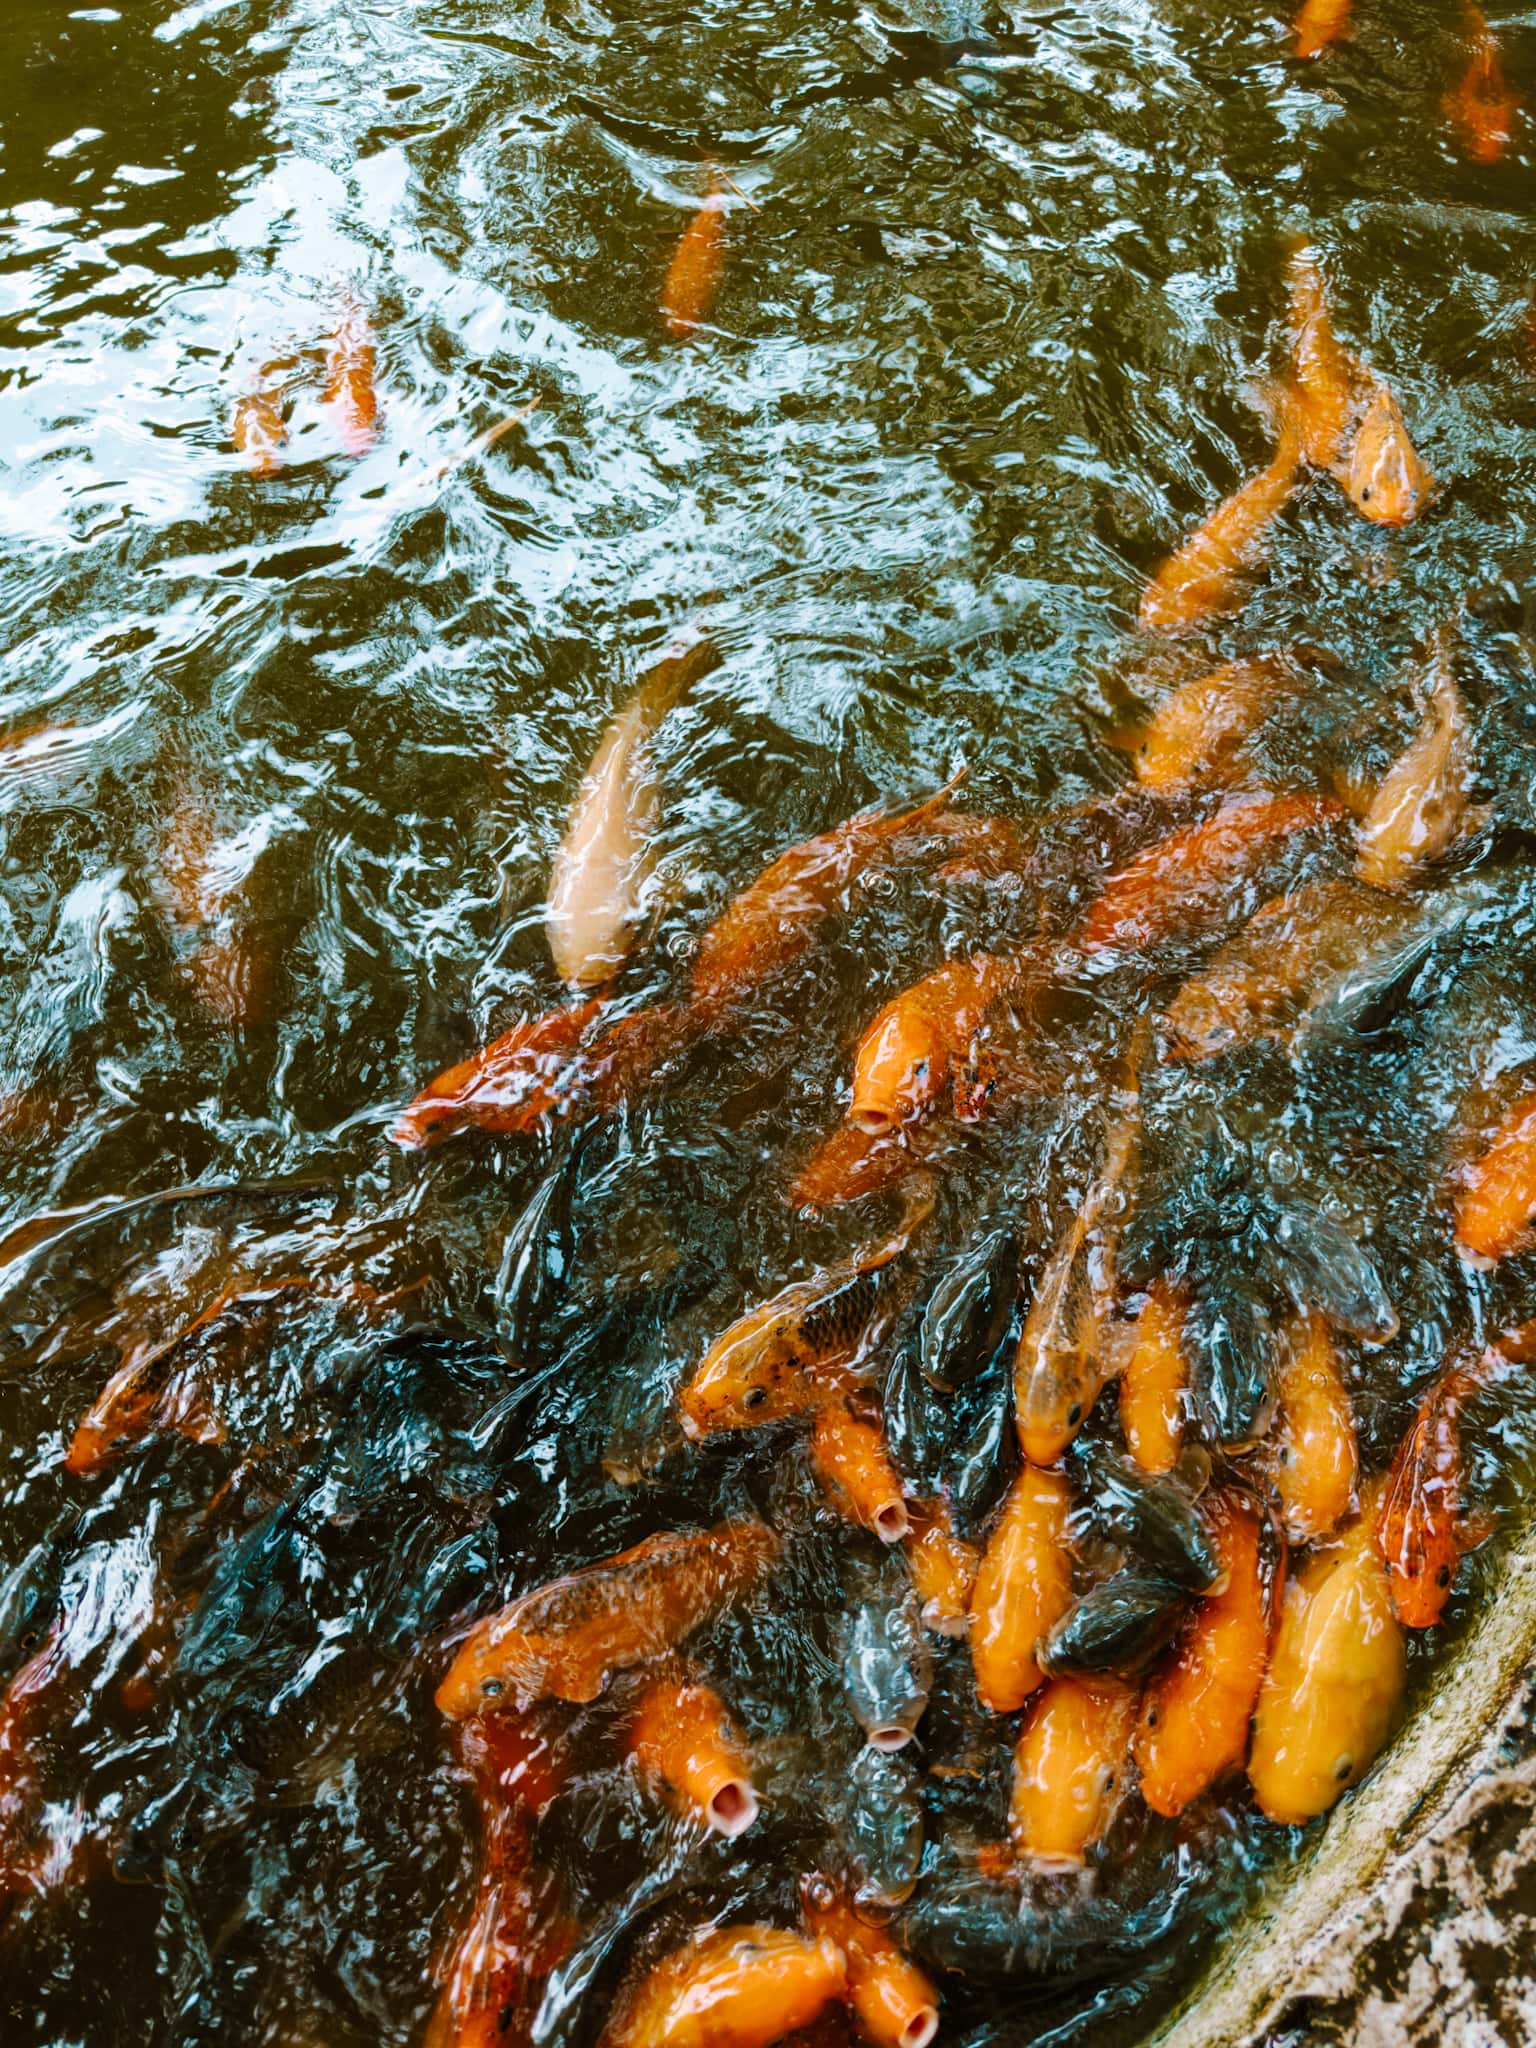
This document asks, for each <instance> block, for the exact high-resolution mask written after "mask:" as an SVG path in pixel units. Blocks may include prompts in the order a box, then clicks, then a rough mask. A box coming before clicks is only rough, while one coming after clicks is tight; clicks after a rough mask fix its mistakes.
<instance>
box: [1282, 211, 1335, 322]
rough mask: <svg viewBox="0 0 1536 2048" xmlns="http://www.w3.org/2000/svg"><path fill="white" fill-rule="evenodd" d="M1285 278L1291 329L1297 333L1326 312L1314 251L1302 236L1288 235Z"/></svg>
mask: <svg viewBox="0 0 1536 2048" xmlns="http://www.w3.org/2000/svg"><path fill="white" fill-rule="evenodd" d="M1283 246H1284V249H1285V276H1286V283H1287V284H1288V285H1289V287H1290V294H1291V330H1292V332H1293V333H1295V334H1299V333H1300V332H1301V330H1302V328H1303V327H1305V326H1306V324H1307V322H1308V321H1309V320H1311V319H1314V318H1315V317H1316V316H1317V315H1318V314H1319V313H1325V312H1326V311H1327V310H1328V299H1327V294H1326V292H1325V290H1324V288H1323V274H1322V271H1321V269H1320V268H1319V266H1318V261H1317V251H1316V250H1315V249H1314V248H1313V246H1312V244H1311V242H1310V241H1309V240H1308V238H1307V237H1306V236H1305V235H1304V234H1294V235H1287V236H1286V238H1285V242H1284V245H1283Z"/></svg>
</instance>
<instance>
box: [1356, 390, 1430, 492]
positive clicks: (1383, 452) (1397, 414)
mask: <svg viewBox="0 0 1536 2048" xmlns="http://www.w3.org/2000/svg"><path fill="white" fill-rule="evenodd" d="M1434 487H1435V480H1434V478H1433V477H1432V476H1431V475H1430V473H1429V471H1428V470H1427V469H1426V468H1425V467H1424V465H1423V463H1422V462H1420V460H1419V457H1418V452H1417V450H1416V449H1415V448H1414V445H1413V442H1412V440H1411V439H1410V438H1409V434H1408V429H1407V427H1406V426H1405V425H1404V423H1403V414H1402V408H1401V407H1400V406H1399V405H1398V402H1397V399H1396V398H1395V397H1394V396H1393V393H1392V389H1391V387H1390V385H1387V384H1382V383H1378V384H1377V385H1376V388H1375V390H1374V391H1373V392H1372V393H1371V396H1370V399H1369V400H1368V401H1367V404H1366V408H1365V412H1364V414H1363V415H1362V417H1361V420H1360V424H1359V426H1358V427H1357V428H1356V429H1355V438H1354V440H1353V442H1352V443H1351V444H1350V450H1349V466H1348V468H1347V470H1346V471H1345V473H1344V489H1345V491H1346V493H1347V494H1348V497H1349V501H1350V503H1351V504H1352V505H1353V506H1354V508H1355V510H1356V511H1357V512H1359V513H1361V514H1362V515H1363V516H1364V517H1365V518H1367V519H1370V520H1374V522H1375V523H1376V525H1378V526H1409V525H1411V524H1412V523H1413V521H1414V520H1415V519H1417V518H1418V516H1419V514H1420V512H1422V511H1423V509H1424V507H1425V506H1426V505H1427V504H1428V503H1429V496H1430V492H1431V491H1432V490H1433V489H1434Z"/></svg>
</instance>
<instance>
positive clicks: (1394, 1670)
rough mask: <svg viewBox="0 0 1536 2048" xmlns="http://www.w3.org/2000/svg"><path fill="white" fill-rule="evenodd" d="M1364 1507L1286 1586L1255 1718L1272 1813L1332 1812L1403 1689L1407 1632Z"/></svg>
mask: <svg viewBox="0 0 1536 2048" xmlns="http://www.w3.org/2000/svg"><path fill="white" fill-rule="evenodd" d="M1374 1519H1375V1518H1374V1514H1373V1512H1372V1511H1371V1510H1370V1509H1369V1508H1367V1509H1366V1510H1365V1511H1364V1512H1362V1514H1361V1515H1360V1518H1359V1520H1358V1521H1357V1522H1356V1523H1355V1525H1354V1526H1353V1528H1352V1529H1350V1530H1349V1531H1347V1532H1346V1534H1345V1536H1344V1538H1343V1540H1342V1542H1340V1543H1339V1544H1338V1545H1337V1546H1336V1547H1335V1548H1333V1549H1330V1550H1324V1551H1321V1552H1319V1553H1318V1554H1317V1555H1316V1556H1315V1557H1314V1558H1312V1559H1311V1560H1310V1562H1309V1563H1308V1564H1307V1565H1306V1566H1305V1567H1304V1568H1303V1569H1302V1571H1301V1572H1300V1573H1298V1575H1297V1576H1296V1577H1295V1578H1293V1579H1292V1580H1291V1581H1290V1582H1289V1584H1288V1585H1287V1586H1286V1589H1285V1600H1284V1605H1283V1607H1282V1609H1281V1614H1280V1628H1279V1633H1278V1634H1277V1636H1276V1638H1275V1643H1274V1648H1273V1651H1272V1652H1271V1655H1270V1660H1269V1669H1268V1671H1267V1672H1266V1673H1265V1675H1264V1683H1263V1686H1262V1687H1261V1689H1260V1692H1259V1703H1258V1707H1257V1709H1256V1710H1255V1713H1254V1718H1253V1744H1252V1748H1251V1750H1250V1752H1249V1756H1248V1781H1249V1783H1250V1784H1251V1785H1252V1787H1253V1791H1254V1796H1255V1798H1256V1799H1257V1800H1258V1802H1259V1805H1260V1806H1261V1807H1262V1808H1263V1810H1264V1812H1265V1813H1267V1814H1268V1815H1269V1818H1270V1819H1271V1820H1274V1821H1280V1822H1282V1823H1284V1824H1286V1825H1288V1826H1299V1825H1300V1824H1301V1823H1302V1822H1304V1821H1309V1820H1311V1819H1312V1818H1313V1817H1314V1816H1315V1815H1317V1814H1319V1813H1326V1812H1327V1810H1328V1808H1329V1807H1330V1806H1332V1805H1333V1803H1334V1801H1335V1800H1336V1799H1337V1798H1338V1797H1339V1795H1340V1793H1342V1792H1343V1791H1344V1790H1345V1788H1346V1787H1347V1786H1349V1785H1353V1784H1354V1783H1355V1781H1356V1780H1357V1779H1358V1778H1360V1777H1362V1776H1363V1775H1364V1773H1365V1772H1366V1771H1367V1770H1368V1769H1369V1768H1370V1766H1371V1764H1372V1763H1373V1762H1374V1761H1375V1758H1376V1756H1377V1754H1378V1752H1379V1751H1380V1749H1381V1747H1382V1745H1383V1744H1384V1743H1385V1741H1386V1739H1387V1737H1388V1736H1389V1735H1390V1734H1391V1732H1392V1729H1393V1726H1394V1724H1395V1722H1396V1720H1397V1713H1398V1707H1399V1704H1400V1702H1401V1699H1402V1694H1403V1681H1404V1677H1405V1674H1406V1658H1405V1655H1404V1650H1403V1632H1402V1630H1401V1629H1400V1628H1399V1626H1398V1622H1397V1616H1396V1615H1395V1614H1394V1612H1393V1610H1392V1593H1391V1588H1390V1586H1389V1584H1388V1581H1387V1574H1386V1571H1385V1569H1384V1568H1383V1566H1382V1562H1381V1559H1380V1557H1379V1555H1378V1554H1377V1550H1376V1544H1375V1541H1374V1538H1373V1534H1372V1528H1373V1523H1374Z"/></svg>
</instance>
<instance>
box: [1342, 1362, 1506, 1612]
mask: <svg viewBox="0 0 1536 2048" xmlns="http://www.w3.org/2000/svg"><path fill="white" fill-rule="evenodd" d="M1533 1357H1536V1324H1530V1323H1527V1324H1526V1325H1525V1326H1524V1327H1523V1328H1521V1329H1519V1330H1514V1331H1511V1332H1510V1333H1509V1334H1508V1335H1507V1336H1505V1337H1502V1338H1500V1339H1499V1341H1498V1342H1497V1343H1495V1344H1490V1345H1489V1347H1488V1348H1487V1350H1486V1351H1484V1353H1483V1354H1482V1356H1481V1358H1479V1359H1477V1360H1475V1361H1474V1362H1472V1363H1471V1364H1455V1365H1452V1366H1450V1367H1449V1368H1448V1369H1447V1370H1446V1371H1445V1372H1443V1373H1442V1374H1441V1375H1440V1377H1439V1378H1438V1379H1437V1380H1436V1381H1435V1382H1434V1384H1433V1385H1432V1386H1431V1387H1430V1388H1429V1389H1428V1391H1427V1392H1426V1393H1425V1394H1424V1396H1423V1398H1422V1399H1421V1400H1420V1402H1419V1408H1418V1413H1417V1415H1416V1416H1415V1417H1414V1420H1413V1425H1412V1427H1411V1428H1410V1429H1409V1431H1408V1434H1407V1435H1406V1436H1405V1437H1404V1438H1403V1441H1402V1443H1401V1444H1399V1446H1398V1450H1397V1455H1396V1457H1395V1458H1394V1459H1393V1460H1392V1469H1391V1472H1390V1473H1389V1475H1388V1478H1387V1485H1386V1490H1385V1492H1384V1493H1383V1495H1382V1498H1381V1505H1380V1509H1379V1512H1378V1515H1377V1521H1376V1538H1377V1542H1378V1543H1379V1544H1380V1546H1381V1554H1382V1556H1383V1558H1385V1560H1386V1565H1387V1570H1388V1572H1389V1573H1390V1575H1391V1579H1392V1604H1393V1606H1394V1607H1395V1608H1396V1610H1397V1617H1398V1620H1399V1621H1401V1622H1402V1624H1403V1626H1404V1627H1405V1628H1429V1627H1431V1626H1432V1625H1433V1624H1434V1623H1435V1622H1437V1621H1438V1620H1439V1619H1440V1615H1441V1612H1442V1611H1443V1609H1444V1607H1445V1603H1446V1601H1447V1600H1448V1599H1449V1598H1450V1592H1451V1581H1452V1580H1453V1579H1454V1578H1455V1576H1456V1567H1457V1565H1458V1564H1459V1563H1460V1561H1461V1559H1462V1558H1463V1557H1464V1556H1465V1555H1466V1553H1467V1552H1468V1551H1469V1550H1475V1549H1476V1548H1477V1546H1478V1544H1479V1543H1481V1542H1482V1541H1483V1540H1484V1538H1485V1537H1486V1536H1487V1535H1488V1533H1489V1527H1490V1525H1489V1523H1488V1522H1487V1520H1486V1519H1484V1518H1481V1517H1479V1518H1473V1517H1470V1516H1469V1515H1468V1514H1467V1512H1466V1509H1465V1505H1464V1503H1463V1501H1462V1496H1461V1479H1462V1466H1463V1461H1464V1460H1463V1450H1462V1441H1461V1416H1462V1410H1463V1409H1464V1408H1465V1406H1466V1404H1467V1402H1468V1401H1469V1400H1471V1399H1472V1397H1473V1396H1474V1395H1476V1394H1479V1393H1481V1392H1482V1390H1483V1389H1484V1388H1485V1387H1488V1386H1491V1385H1493V1384H1494V1383H1496V1382H1497V1381H1498V1380H1499V1379H1501V1378H1502V1377H1503V1376H1504V1375H1505V1374H1506V1373H1507V1372H1508V1371H1509V1369H1510V1368H1511V1366H1513V1365H1516V1364H1519V1365H1525V1364H1529V1363H1530V1362H1531V1360H1532V1358H1533Z"/></svg>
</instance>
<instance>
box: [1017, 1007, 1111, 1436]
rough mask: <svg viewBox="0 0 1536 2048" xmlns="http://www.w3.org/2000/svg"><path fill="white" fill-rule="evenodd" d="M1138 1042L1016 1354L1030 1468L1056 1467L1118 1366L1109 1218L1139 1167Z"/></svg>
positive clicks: (1020, 1420) (1020, 1422)
mask: <svg viewBox="0 0 1536 2048" xmlns="http://www.w3.org/2000/svg"><path fill="white" fill-rule="evenodd" d="M1140 1043H1141V1034H1140V1033H1139V1032H1138V1035H1137V1039H1136V1042H1135V1047H1134V1048H1133V1051H1132V1053H1131V1055H1130V1057H1129V1059H1128V1061H1127V1074H1126V1080H1125V1086H1124V1089H1123V1092H1122V1102H1121V1106H1120V1108H1119V1111H1118V1113H1117V1114H1116V1116H1115V1118H1114V1121H1113V1122H1112V1123H1111V1125H1110V1128H1109V1131H1108V1134H1107V1136H1106V1138H1105V1143H1104V1157H1103V1160H1102V1162H1101V1164H1100V1167H1099V1172H1098V1174H1097V1176H1096V1178H1095V1179H1094V1181H1093V1183H1092V1185H1091V1186H1090V1188H1089V1190H1088V1192H1087V1194H1086V1195H1085V1197H1084V1199H1083V1202H1082V1205H1081V1207H1080V1208H1079V1209H1078V1211H1077V1213H1076V1215H1075V1216H1073V1218H1072V1220H1071V1221H1070V1222H1069V1223H1068V1225H1067V1227H1066V1229H1065V1230H1064V1231H1063V1233H1062V1235H1061V1237H1060V1238H1059V1239H1058V1240H1057V1243H1056V1246H1055V1249H1054V1250H1053V1251H1052V1253H1051V1255H1050V1257H1049V1259H1048V1260H1047V1261H1046V1265H1045V1269H1044V1271H1043V1272H1042V1273H1041V1275H1040V1278H1039V1280H1038V1281H1037V1282H1036V1284H1035V1288H1034V1292H1033V1295H1032V1296H1031V1299H1030V1304H1029V1312H1028V1314H1027V1315H1026V1316H1025V1318H1024V1328H1023V1330H1022V1331H1021V1332H1020V1335H1019V1348H1018V1350H1017V1352H1016V1353H1015V1354H1014V1361H1013V1399H1014V1419H1015V1421H1016V1423H1017V1425H1018V1432H1019V1445H1020V1448H1021V1449H1022V1451H1023V1453H1024V1455H1025V1457H1026V1458H1027V1459H1028V1460H1029V1461H1030V1463H1031V1464H1032V1465H1054V1464H1055V1462H1056V1460H1057V1459H1058V1458H1059V1457H1060V1456H1061V1454H1062V1452H1063V1451H1064V1450H1065V1449H1066V1448H1067V1445H1068V1444H1069V1443H1071V1441H1072V1439H1073V1438H1074V1437H1075V1436H1076V1435H1077V1432H1078V1430H1079V1429H1081V1427H1082V1425H1083V1423H1084V1422H1085V1421H1086V1420H1087V1418H1088V1415H1089V1413H1090V1411H1091V1409H1092V1407H1093V1404H1094V1402H1095V1401H1096V1400H1097V1399H1098V1396H1099V1390H1100V1388H1101V1387H1102V1386H1103V1384H1104V1382H1105V1380H1106V1379H1107V1378H1108V1376H1109V1374H1110V1371H1111V1370H1112V1367H1113V1363H1114V1359H1113V1355H1112V1350H1111V1346H1110V1344H1109V1342H1108V1340H1107V1336H1106V1326H1107V1324H1108V1321H1109V1314H1110V1308H1111V1304H1112V1302H1113V1298H1114V1233H1113V1231H1112V1230H1110V1229H1106V1228H1105V1227H1104V1219H1105V1218H1106V1217H1107V1216H1108V1215H1109V1213H1110V1211H1111V1207H1112V1204H1113V1203H1114V1202H1115V1201H1116V1199H1117V1198H1118V1197H1119V1195H1120V1193H1121V1192H1122V1190H1123V1189H1124V1186H1125V1183H1126V1181H1127V1180H1128V1178H1129V1177H1130V1175H1131V1173H1132V1171H1133V1170H1134V1164H1135V1158H1136V1152H1137V1148H1138V1146H1139V1143H1140V1138H1141V1101H1140V1093H1139V1086H1138V1082H1137V1078H1136V1069H1137V1065H1138V1062H1139V1047H1140Z"/></svg>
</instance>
